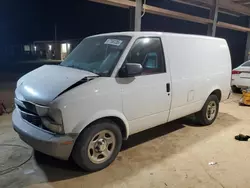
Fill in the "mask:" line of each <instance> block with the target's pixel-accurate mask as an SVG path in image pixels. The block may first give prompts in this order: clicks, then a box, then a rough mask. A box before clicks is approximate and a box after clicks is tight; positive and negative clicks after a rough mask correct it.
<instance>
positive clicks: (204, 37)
mask: <svg viewBox="0 0 250 188" xmlns="http://www.w3.org/2000/svg"><path fill="white" fill-rule="evenodd" d="M108 35H126V36H132V37H134V36H136V37H140V36H152V35H153V36H164V35H167V36H171V35H172V36H179V37H194V38H200V39H219V40H225V39H222V38H217V37H210V36H205V35H193V34H180V33H168V32H153V31H141V32H138V31H126V32H114V33H104V34H98V35H94V36H108Z"/></svg>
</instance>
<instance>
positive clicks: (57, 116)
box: [48, 108, 63, 125]
mask: <svg viewBox="0 0 250 188" xmlns="http://www.w3.org/2000/svg"><path fill="white" fill-rule="evenodd" d="M48 116H49V117H50V118H51V119H52V120H54V121H55V122H56V124H60V125H62V124H63V120H62V113H61V110H59V109H55V108H50V109H49V112H48Z"/></svg>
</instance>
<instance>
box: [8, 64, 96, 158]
mask: <svg viewBox="0 0 250 188" xmlns="http://www.w3.org/2000/svg"><path fill="white" fill-rule="evenodd" d="M96 77H97V75H96V74H93V73H90V72H86V71H80V70H77V69H71V68H66V67H63V66H43V67H41V68H39V69H36V70H34V71H32V72H30V73H28V74H27V75H25V76H24V77H22V78H21V79H20V80H19V81H18V83H17V88H16V91H15V106H16V108H15V110H14V112H13V115H12V121H13V126H14V129H15V130H16V132H17V133H18V134H19V135H20V137H21V139H22V140H23V141H25V142H26V143H28V144H29V145H30V146H32V147H33V148H34V149H36V150H38V151H40V152H43V153H45V154H48V155H51V156H54V157H56V158H60V159H68V157H69V156H70V153H71V150H72V148H73V144H74V141H75V138H76V136H77V134H71V133H69V132H67V131H66V132H65V126H67V125H65V124H64V122H65V120H64V117H63V116H68V115H67V114H65V113H67V112H68V111H66V110H64V109H63V107H62V105H61V102H64V103H65V101H66V103H67V102H69V101H70V100H69V97H68V96H66V97H64V96H62V97H61V98H60V99H57V98H58V97H59V96H60V95H63V92H66V90H67V89H68V88H70V87H72V85H74V84H76V83H78V82H79V81H80V82H81V84H83V83H84V82H87V81H88V80H89V78H91V79H94V78H96ZM55 99H56V100H55ZM78 102H79V103H81V101H78ZM69 106H70V105H69ZM70 110H73V109H70ZM82 110H83V109H82ZM66 128H67V127H66Z"/></svg>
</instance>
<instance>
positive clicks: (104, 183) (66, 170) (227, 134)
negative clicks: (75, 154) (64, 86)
mask: <svg viewBox="0 0 250 188" xmlns="http://www.w3.org/2000/svg"><path fill="white" fill-rule="evenodd" d="M239 97H240V96H239V95H234V96H233V97H231V98H230V100H228V101H225V102H224V103H221V106H220V113H219V116H218V119H217V120H216V122H215V123H214V124H213V125H211V126H203V127H200V126H197V125H195V124H194V123H193V121H192V120H190V118H184V119H181V120H178V121H175V122H172V123H168V124H165V125H161V126H158V127H156V128H153V129H150V130H147V131H144V132H141V133H138V134H136V135H133V136H131V137H130V138H129V140H127V141H125V142H124V143H123V149H122V151H121V152H120V153H119V155H118V157H117V159H116V160H115V162H114V163H113V164H111V165H110V166H109V167H108V168H106V169H104V170H102V171H99V172H95V173H91V174H87V173H85V172H83V171H82V170H81V169H79V168H78V167H77V166H76V165H75V164H74V163H73V162H70V161H69V162H65V161H60V160H57V159H54V158H52V157H49V156H46V155H43V154H41V153H37V152H35V153H34V155H33V157H32V159H31V160H29V161H28V162H27V163H26V164H24V165H22V166H21V167H19V168H17V169H15V170H13V171H11V172H9V173H7V174H4V175H3V174H2V173H1V172H2V171H1V170H2V169H3V166H0V167H1V168H0V175H1V174H2V175H1V176H0V187H9V188H14V187H30V188H38V187H39V188H51V187H53V188H57V187H58V188H59V187H60V188H61V187H63V188H67V187H70V188H73V187H74V188H77V187H86V188H90V187H93V188H98V187H105V188H112V187H114V188H116V187H121V188H126V187H136V188H138V187H142V188H154V187H157V188H158V187H159V188H168V187H180V188H183V187H185V188H186V187H192V188H203V187H208V188H211V187H215V188H217V187H218V188H219V187H227V188H228V187H249V183H250V175H249V173H248V171H249V169H250V163H249V162H248V161H249V159H250V142H239V141H236V140H235V139H234V136H235V135H237V134H239V133H243V134H250V126H249V125H250V115H249V114H250V107H246V106H239V105H238V101H239ZM0 144H16V145H21V146H25V147H27V148H28V149H26V152H24V151H22V150H20V149H19V150H17V149H16V148H15V147H10V148H9V150H10V151H9V150H8V151H6V147H5V149H4V150H3V149H2V148H3V146H2V145H0V156H1V157H0V165H1V164H6V167H10V166H11V165H14V164H13V163H14V162H13V160H11V159H10V158H11V157H10V156H13V155H14V156H15V153H16V155H17V153H18V155H19V157H20V158H22V159H24V160H25V159H27V158H28V157H29V156H30V153H31V151H32V149H31V148H30V147H29V146H27V145H26V144H25V143H23V142H22V141H21V140H20V139H19V138H18V136H17V134H16V133H15V132H14V131H13V130H12V127H11V119H10V116H9V115H5V116H1V117H0ZM11 150H12V152H11ZM2 151H5V152H2ZM14 151H15V152H14ZM11 154H12V155H11ZM6 155H7V157H6ZM1 160H2V161H1ZM3 160H5V162H3ZM18 161H19V162H20V161H21V160H20V159H18ZM209 162H216V163H217V164H215V165H209V164H208V163H209Z"/></svg>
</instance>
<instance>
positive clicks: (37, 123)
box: [20, 111, 42, 127]
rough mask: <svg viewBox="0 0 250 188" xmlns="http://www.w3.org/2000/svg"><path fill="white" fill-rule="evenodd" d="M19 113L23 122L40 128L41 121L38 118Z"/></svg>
mask: <svg viewBox="0 0 250 188" xmlns="http://www.w3.org/2000/svg"><path fill="white" fill-rule="evenodd" d="M20 112H21V116H22V118H23V119H24V120H26V121H28V122H29V123H31V124H33V125H35V126H38V127H42V120H41V118H40V117H39V116H35V115H33V114H28V113H25V112H23V111H20Z"/></svg>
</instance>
